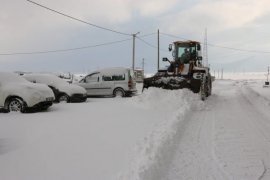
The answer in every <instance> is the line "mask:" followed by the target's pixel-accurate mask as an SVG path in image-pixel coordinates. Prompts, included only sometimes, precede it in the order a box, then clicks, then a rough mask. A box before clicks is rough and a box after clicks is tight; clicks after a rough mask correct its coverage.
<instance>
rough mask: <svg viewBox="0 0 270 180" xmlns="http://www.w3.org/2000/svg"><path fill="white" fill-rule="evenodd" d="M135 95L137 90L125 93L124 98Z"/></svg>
mask: <svg viewBox="0 0 270 180" xmlns="http://www.w3.org/2000/svg"><path fill="white" fill-rule="evenodd" d="M136 93H137V90H129V91H125V94H126V96H132V95H134V94H136Z"/></svg>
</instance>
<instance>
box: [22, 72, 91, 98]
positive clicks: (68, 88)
mask: <svg viewBox="0 0 270 180" xmlns="http://www.w3.org/2000/svg"><path fill="white" fill-rule="evenodd" d="M23 77H24V78H25V79H27V80H28V81H30V82H33V83H42V84H46V85H47V86H49V87H50V88H51V89H52V90H53V92H54V95H55V100H56V102H84V101H86V99H87V94H86V90H85V89H84V88H82V87H80V86H78V85H75V84H69V83H68V82H66V81H65V80H63V79H61V78H59V77H57V76H56V75H53V74H25V75H23Z"/></svg>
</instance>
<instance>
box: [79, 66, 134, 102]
mask: <svg viewBox="0 0 270 180" xmlns="http://www.w3.org/2000/svg"><path fill="white" fill-rule="evenodd" d="M77 84H78V85H79V86H82V87H84V88H85V89H86V91H87V95H89V96H108V95H111V96H121V97H124V96H131V95H132V94H134V93H136V92H137V89H136V81H135V77H134V72H133V70H132V69H129V68H107V69H101V70H98V71H95V72H92V73H90V74H88V75H86V76H85V77H84V78H83V79H82V80H81V81H79V83H77Z"/></svg>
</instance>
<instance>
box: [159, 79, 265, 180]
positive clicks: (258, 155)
mask: <svg viewBox="0 0 270 180" xmlns="http://www.w3.org/2000/svg"><path fill="white" fill-rule="evenodd" d="M268 102H269V101H268V100H267V99H265V98H263V97H261V96H260V95H259V94H257V93H255V92H254V91H253V90H252V89H251V88H249V86H248V84H247V83H245V82H244V81H217V82H215V84H214V90H213V95H212V96H211V97H210V98H209V99H208V100H207V101H206V102H205V106H200V107H198V108H195V109H194V110H193V112H192V113H191V115H190V116H189V117H188V120H186V121H185V122H186V124H185V128H182V129H183V132H182V133H181V134H180V135H179V137H178V140H179V142H178V145H177V150H176V151H175V154H174V158H173V160H172V163H171V165H170V166H169V167H168V173H167V174H165V175H164V177H161V178H160V179H169V180H174V179H175V180H176V179H177V180H179V179H219V180H220V179H237V180H238V179H245V180H246V179H270V173H269V168H270V154H269V152H270V151H269V150H270V115H269V108H270V106H269V103H268Z"/></svg>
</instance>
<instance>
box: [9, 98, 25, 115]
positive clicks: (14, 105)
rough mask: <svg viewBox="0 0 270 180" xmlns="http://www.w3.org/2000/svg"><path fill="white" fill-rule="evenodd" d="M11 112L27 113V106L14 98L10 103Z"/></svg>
mask: <svg viewBox="0 0 270 180" xmlns="http://www.w3.org/2000/svg"><path fill="white" fill-rule="evenodd" d="M8 111H9V112H25V105H24V103H23V101H22V100H21V99H19V98H12V99H10V100H9V102H8Z"/></svg>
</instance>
